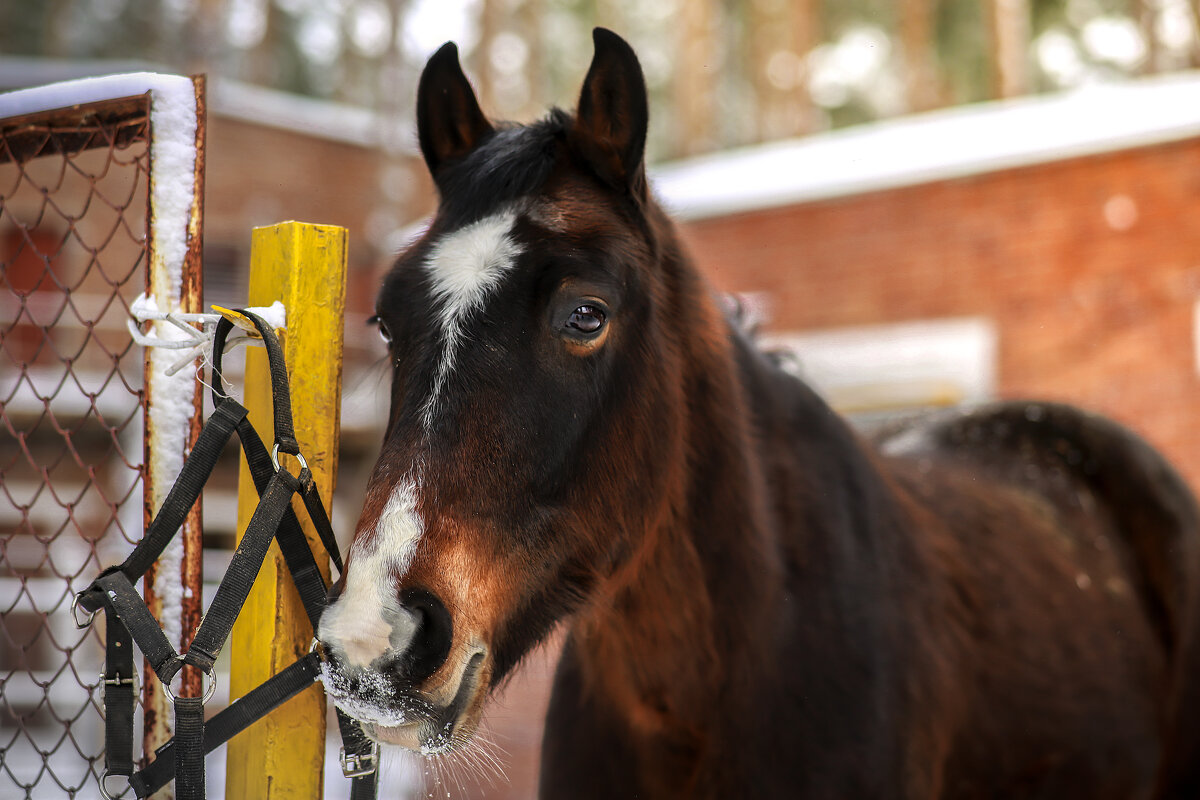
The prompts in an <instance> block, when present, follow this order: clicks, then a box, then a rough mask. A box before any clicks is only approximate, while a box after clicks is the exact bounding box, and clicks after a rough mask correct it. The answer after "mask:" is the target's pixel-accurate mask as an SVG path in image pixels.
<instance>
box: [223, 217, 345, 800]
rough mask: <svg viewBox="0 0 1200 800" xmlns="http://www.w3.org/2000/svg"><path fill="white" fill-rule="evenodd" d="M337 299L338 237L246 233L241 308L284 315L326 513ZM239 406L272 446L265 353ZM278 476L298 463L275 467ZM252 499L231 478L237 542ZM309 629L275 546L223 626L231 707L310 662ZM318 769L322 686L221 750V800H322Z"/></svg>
mask: <svg viewBox="0 0 1200 800" xmlns="http://www.w3.org/2000/svg"><path fill="white" fill-rule="evenodd" d="M345 296H346V230H345V229H344V228H338V227H334V226H329V225H307V224H304V223H299V222H284V223H281V224H279V225H272V226H270V227H266V228H256V229H255V230H254V235H253V237H252V239H251V247H250V292H249V303H248V304H249V305H251V306H269V305H271V303H273V302H274V301H276V300H279V301H282V302H283V304H284V305H285V306H286V307H287V329H286V331H285V332H283V334H282V335H281V337H280V339H281V341H282V343H283V350H284V354H285V355H286V357H287V365H288V376H289V378H290V380H291V387H292V411H293V416H294V418H295V423H296V439H297V440H298V441H299V443H300V452H301V454H302V455H303V456H304V457H305V459H306V460H307V461H308V466H309V468H311V469H312V473H313V477H314V479H315V480H316V482H317V486H318V488H319V489H320V492H321V497H322V498H323V499H324V500H325V502H326V503H328V502H329V501H330V498H332V497H333V489H334V476H335V474H336V472H337V454H338V451H337V443H338V428H339V410H340V407H341V386H342V318H343V312H344V309H345ZM245 386H246V390H245V399H244V404H245V406H246V407H247V408H248V409H249V410H250V421H251V422H252V423H253V424H254V427H255V428H256V429H258V431H259V433H260V434H261V435H262V437H263V441H264V442H265V443H266V445H267V447H270V446H271V443H272V433H271V430H272V428H271V422H272V419H271V379H270V373H269V370H268V368H267V357H266V352H265V351H264V350H263V349H262V348H257V347H252V348H248V349H247V353H246V379H245ZM282 463H283V466H284V468H287V469H290V470H292V471H293V473H294V472H296V471H297V470H298V469H299V466H298V464H297V463H296V462H295V461H293V460H292V459H289V458H286V457H285V458H283V462H282ZM257 502H258V495H257V493H256V492H255V490H254V484H253V481H252V480H251V478H250V474H249V471H248V470H247V468H246V465H245V464H242V468H241V474H240V475H239V479H238V531H239V536H240V535H241V533H240V532H244V531H245V529H246V525H247V523H248V522H249V521H250V516H251V514H252V513H253V510H254V506H255V505H256V504H257ZM293 507H294V509H295V511H296V516H297V518H299V519H300V521H301V525H302V527H303V528H304V533H305V535H306V536H307V537H308V540H309V545H310V546H311V547H312V548H313V552H314V553H317V554H319V556H318V558H317V563H318V564H319V565H320V566H321V568H322V571H323V572H324V574H325V577H326V578H328V577H329V561H328V559H327V558H326V557H325V556H324V551H323V549H322V548H321V544H320V539H319V538H318V537H317V534H316V531H315V530H314V529H313V527H312V525H311V523H310V522H309V520H308V514H307V513H306V512H305V510H304V506H303V504H302V503H301V502H300V501H299V499H297V498H294V499H293ZM312 636H313V632H312V627H311V626H310V625H309V623H308V619H307V617H306V616H305V614H304V607H303V606H302V605H301V603H300V597H299V595H298V594H297V593H296V588H295V586H293V585H292V580H291V576H290V575H289V574H288V571H287V566H286V564H285V563H284V560H283V555H282V554H281V553H280V552H279V547H278V545H277V544H275V543H272V544H271V550H270V552H268V554H267V558H266V561H265V562H264V563H263V568H262V572H261V573H259V576H258V580H257V581H256V582H255V584H254V589H253V590H252V591H251V592H250V597H249V598H248V599H247V601H246V605H245V607H244V608H243V609H242V613H241V616H239V617H238V620H237V624H235V625H234V627H233V635H232V641H231V642H230V669H231V676H230V687H229V692H230V700H233V699H235V698H237V697H240V696H242V695H244V694H245V693H246V692H248V691H249V690H251V689H253V688H254V687H255V686H257V685H259V684H260V683H262V682H263V681H265V680H266V679H267V678H269V677H271V676H272V675H274V674H275V673H277V672H279V671H280V670H281V669H283V668H284V667H287V666H288V665H289V664H291V663H292V662H294V661H295V660H296V659H297V658H299V657H300V656H302V655H304V654H305V653H307V652H308V648H309V644H310V642H311V641H312ZM324 760H325V696H324V694H323V692H322V691H321V688H320V685H319V684H318V685H314V686H313V687H312V688H311V689H306V690H305V691H303V692H302V693H301V694H300V695H298V696H297V697H295V698H293V699H292V700H290V701H288V702H287V703H286V704H284V705H283V706H281V707H280V708H278V709H276V710H275V711H274V712H273V713H272V714H270V715H268V716H267V717H266V718H264V719H262V720H260V721H259V722H257V723H255V724H254V725H253V726H252V727H250V728H249V729H248V730H246V731H245V732H243V733H241V734H240V735H238V736H237V737H235V738H234V739H233V740H232V741H230V743H229V747H228V753H227V755H226V766H227V777H226V781H227V783H226V788H225V796H226V797H227V798H231V800H232V799H233V798H236V799H237V800H265V799H266V798H286V797H303V798H319V797H321V787H322V767H323V764H324Z"/></svg>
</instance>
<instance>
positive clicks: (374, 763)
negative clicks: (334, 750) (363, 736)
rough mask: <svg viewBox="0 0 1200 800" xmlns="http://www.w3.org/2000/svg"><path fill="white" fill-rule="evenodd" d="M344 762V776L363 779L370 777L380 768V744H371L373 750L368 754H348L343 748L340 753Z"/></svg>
mask: <svg viewBox="0 0 1200 800" xmlns="http://www.w3.org/2000/svg"><path fill="white" fill-rule="evenodd" d="M338 760H339V761H341V762H342V775H343V776H344V777H347V778H361V777H363V776H366V775H370V774H371V773H372V772H374V771H375V770H376V768H377V767H378V766H379V743H378V742H371V749H370V751H368V752H366V753H347V752H346V748H345V747H343V748H342V750H341V752H340V753H338Z"/></svg>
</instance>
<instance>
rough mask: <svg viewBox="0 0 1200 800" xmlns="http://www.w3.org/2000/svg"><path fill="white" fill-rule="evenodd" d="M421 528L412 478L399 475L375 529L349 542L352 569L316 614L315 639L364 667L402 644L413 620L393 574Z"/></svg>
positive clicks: (408, 557) (403, 568)
mask: <svg viewBox="0 0 1200 800" xmlns="http://www.w3.org/2000/svg"><path fill="white" fill-rule="evenodd" d="M424 530H425V524H424V521H423V520H422V519H421V516H420V514H418V513H417V487H416V484H415V483H414V482H413V481H411V480H405V481H401V482H400V483H399V484H398V485H397V486H396V488H395V489H394V490H393V491H392V496H391V497H390V498H388V502H387V505H386V506H384V509H383V513H382V514H380V515H379V522H378V523H376V527H375V535H374V536H372V537H361V538H359V539H358V540H357V541H356V542H355V543H354V546H353V551H352V553H353V559H352V563H353V566H354V569H353V570H351V571H350V572H349V573H348V574H347V576H346V585H345V587H344V589H343V591H342V594H341V596H340V597H338V599H337V600H336V601H335V602H334V603H333V604H332V605H330V606H329V608H327V609H326V611H325V613H324V614H323V615H322V616H321V625H320V633H319V638H320V639H321V641H323V642H327V643H329V644H330V645H332V646H334V647H337V648H340V649H341V650H342V651H343V652H344V655H345V658H346V660H347V661H348V662H349V664H351V665H354V666H360V667H365V666H367V665H369V664H370V663H371V662H372V661H374V660H375V659H376V658H379V657H380V656H382V655H385V654H386V653H388V652H390V651H393V650H397V651H402V650H404V649H405V647H407V644H408V641H407V640H408V638H410V637H411V636H412V633H413V630H414V629H415V624H414V623H413V621H412V619H411V614H410V613H409V612H407V611H405V610H404V609H403V608H402V607H401V606H400V601H399V599H398V598H397V596H396V584H395V576H401V575H403V574H404V573H405V572H407V571H408V567H409V565H410V564H412V559H413V556H414V555H415V554H416V551H417V542H418V541H419V540H420V538H421V534H422V533H423V532H424ZM364 542H366V543H364Z"/></svg>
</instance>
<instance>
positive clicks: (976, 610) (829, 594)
mask: <svg viewBox="0 0 1200 800" xmlns="http://www.w3.org/2000/svg"><path fill="white" fill-rule="evenodd" d="M595 40H596V57H595V59H594V61H593V63H592V67H591V69H590V70H589V73H588V76H587V78H586V79H585V81H584V87H583V91H582V93H581V98H580V104H579V109H578V112H577V113H576V115H575V116H570V115H567V114H564V113H562V112H554V113H552V114H551V115H550V116H549V117H548V118H547V119H545V120H543V121H542V122H540V123H536V124H534V125H532V126H525V127H520V126H501V127H495V126H493V125H492V124H491V123H489V122H488V121H487V120H486V119H485V118H484V117H483V116H482V113H481V112H480V111H479V108H478V104H477V102H476V101H475V98H474V94H473V92H472V91H471V89H470V86H469V84H468V83H467V81H466V79H465V77H464V76H463V75H462V72H461V69H460V68H459V66H458V62H457V55H456V52H455V51H454V50H453V47H452V46H447V47H446V48H443V50H441V51H439V53H438V54H437V55H435V56H434V57H433V58H432V59H431V61H430V64H429V65H428V66H427V67H426V70H425V73H424V74H423V75H422V80H421V87H420V89H419V91H418V129H419V134H420V140H421V147H422V152H423V154H424V155H425V159H426V162H427V164H428V165H429V168H430V171H431V173H432V174H433V177H434V180H435V183H436V184H437V186H438V190H439V195H440V205H439V209H438V213H437V214H436V215H435V217H434V220H433V222H432V223H431V225H430V227H429V230H428V231H427V232H426V233H425V234H424V236H423V237H422V238H421V239H420V240H418V241H417V242H416V243H415V244H414V245H413V246H412V247H410V248H409V249H408V250H407V251H406V252H405V253H404V254H403V255H402V256H401V258H400V259H399V261H398V262H397V265H396V267H395V268H394V269H393V271H392V272H391V273H390V274H389V276H388V278H387V279H386V281H385V285H384V287H383V290H382V291H381V294H380V299H379V302H378V305H377V309H378V314H379V319H380V324H381V329H382V330H383V331H384V332H385V333H386V336H387V338H388V339H389V343H390V347H391V353H392V360H393V387H392V411H391V416H390V421H389V427H388V431H387V434H386V436H385V441H384V444H383V448H382V450H381V454H380V459H379V462H378V464H377V466H376V469H375V472H374V474H373V476H372V478H371V482H370V485H369V486H368V492H367V500H366V503H365V505H364V509H363V513H362V516H361V518H360V521H359V525H358V530H357V533H356V538H355V541H354V543H353V545H352V547H351V549H350V552H349V553H348V556H347V562H346V572H345V573H344V574H343V576H342V577H341V579H340V580H339V582H338V584H336V585H335V587H334V589H333V590H332V591H331V602H330V604H329V607H328V609H327V610H326V612H325V615H324V616H323V618H322V620H321V624H320V627H319V630H318V638H319V640H320V642H321V644H322V650H323V652H324V654H325V664H324V674H323V678H324V681H325V685H326V688H327V689H328V691H329V692H330V694H331V695H332V696H333V698H334V700H335V702H337V703H338V704H339V706H341V707H342V708H344V709H346V710H347V711H348V712H350V713H352V714H353V715H354V716H356V717H358V718H359V719H361V720H363V722H364V727H365V730H366V731H367V732H368V734H369V735H371V736H373V737H375V738H376V739H378V740H380V741H382V742H386V743H392V744H399V745H402V746H405V747H408V748H410V749H413V750H418V751H420V752H423V753H439V752H445V751H447V750H452V749H455V748H460V747H463V746H465V745H467V743H468V742H469V739H470V737H471V735H472V734H473V733H474V731H475V728H476V726H477V725H478V722H479V717H480V714H481V710H482V707H483V704H484V701H485V699H486V697H487V695H488V693H489V692H490V690H491V689H492V688H493V687H495V686H496V685H497V684H498V683H500V682H502V681H503V679H504V677H505V676H506V675H507V674H509V673H510V671H511V670H512V668H513V667H514V666H515V665H516V664H517V663H519V661H520V659H521V658H522V656H523V655H524V654H525V653H527V652H528V651H529V650H530V649H531V648H532V647H534V646H536V645H537V643H538V642H539V641H541V640H542V639H543V638H544V637H545V636H546V634H547V633H548V632H549V631H551V630H552V629H553V628H554V627H555V626H556V625H558V624H560V623H561V622H564V621H565V622H567V624H568V625H569V632H568V638H567V644H566V647H565V649H564V653H563V656H562V660H561V662H560V667H559V671H558V675H557V677H556V680H555V687H554V692H553V695H552V699H551V707H550V712H549V715H548V719H547V727H546V735H545V741H544V754H543V755H544V758H543V767H542V783H541V791H542V794H543V796H546V797H580V798H585V797H606V798H608V797H634V796H640V797H732V796H754V797H760V796H761V797H804V798H825V797H829V798H850V797H871V798H884V797H912V798H916V797H921V798H928V797H948V798H949V797H963V798H973V797H1002V796H1021V797H1055V798H1060V797H1072V796H1075V797H1088V798H1102V797H1114V798H1115V797H1122V798H1130V797H1149V796H1152V793H1156V794H1157V796H1162V797H1168V796H1170V797H1173V796H1180V795H1182V794H1183V793H1184V792H1185V790H1186V789H1187V788H1188V787H1194V786H1196V785H1197V784H1196V783H1195V782H1194V780H1195V778H1194V776H1193V775H1192V771H1193V770H1194V769H1195V767H1194V766H1193V764H1195V762H1196V761H1197V759H1196V756H1197V755H1198V754H1200V744H1198V743H1200V735H1198V734H1197V732H1196V731H1193V730H1192V727H1193V726H1194V725H1195V724H1200V723H1192V722H1191V721H1190V720H1191V717H1192V715H1191V714H1189V713H1188V711H1189V710H1191V709H1193V708H1196V707H1197V705H1198V703H1197V702H1195V701H1196V700H1200V698H1192V697H1191V695H1192V693H1194V692H1195V691H1196V690H1195V687H1194V685H1193V684H1194V683H1195V682H1196V681H1194V680H1192V679H1190V678H1191V675H1200V671H1198V670H1197V669H1196V668H1197V667H1198V666H1200V650H1198V648H1200V645H1198V644H1197V643H1196V641H1195V640H1196V638H1197V637H1196V636H1195V631H1197V630H1200V620H1197V619H1195V616H1196V612H1195V610H1194V607H1195V605H1196V601H1195V594H1196V585H1197V581H1196V577H1197V570H1198V568H1200V567H1198V561H1197V550H1198V548H1197V530H1196V528H1197V512H1196V508H1195V504H1194V502H1193V500H1192V498H1191V495H1190V494H1189V493H1188V491H1187V489H1186V487H1184V486H1183V484H1182V482H1181V481H1180V480H1179V478H1178V477H1177V476H1176V475H1175V473H1174V472H1173V471H1172V470H1171V468H1170V467H1169V466H1168V465H1167V464H1166V463H1165V462H1164V461H1163V460H1162V458H1161V457H1160V456H1158V455H1157V454H1156V453H1154V451H1152V450H1151V449H1150V448H1149V447H1148V446H1146V445H1145V444H1144V443H1143V442H1141V441H1140V440H1138V439H1137V438H1136V437H1134V436H1133V435H1132V434H1130V433H1128V432H1127V431H1125V430H1124V429H1122V428H1120V427H1119V426H1116V425H1115V424H1113V423H1111V422H1108V421H1105V420H1103V419H1100V418H1098V417H1094V416H1091V415H1088V414H1085V413H1083V412H1080V411H1077V410H1074V409H1071V408H1068V407H1064V406H1057V405H1048V404H1016V405H998V406H992V407H987V408H983V409H979V410H976V411H974V412H966V413H960V412H955V413H948V414H944V415H941V416H938V417H935V418H931V419H923V420H920V421H916V422H912V423H911V424H908V425H905V426H900V427H896V428H894V429H891V430H887V431H884V432H882V433H881V434H880V435H879V436H878V437H877V440H876V441H873V442H872V441H867V440H866V439H864V438H863V437H862V436H860V435H859V434H857V433H855V432H854V431H852V430H851V429H850V428H849V427H847V425H846V424H845V423H844V422H843V421H842V420H840V419H839V418H838V417H837V416H836V415H835V414H834V413H833V412H832V411H831V410H830V409H829V408H828V406H827V405H826V404H825V403H824V402H822V401H821V400H820V399H819V398H818V397H817V396H816V395H815V394H814V393H813V392H812V391H811V390H809V389H808V388H807V387H806V386H804V384H803V383H801V382H800V381H797V380H795V379H794V378H791V377H789V376H787V375H785V374H784V373H783V372H781V371H780V370H779V369H777V368H776V367H775V366H774V365H773V364H772V363H771V362H770V360H769V359H768V358H766V357H765V356H764V355H762V354H761V353H759V352H757V351H756V350H755V348H754V347H753V346H752V345H751V344H750V343H749V342H748V341H747V340H746V339H745V338H744V337H743V336H742V335H741V334H740V333H739V332H738V331H737V330H736V328H735V327H734V326H733V325H732V324H731V323H730V322H729V321H728V320H726V319H725V318H724V316H723V315H722V314H721V312H720V311H719V310H718V306H717V303H716V302H715V300H714V295H713V293H712V291H711V290H710V289H709V287H708V286H707V284H706V283H705V281H704V280H703V279H702V277H701V276H700V275H699V273H698V271H697V270H696V269H695V267H694V266H693V265H692V263H691V261H690V260H689V259H688V257H687V256H686V254H685V253H684V252H683V250H682V248H681V246H680V244H679V242H678V240H677V237H676V235H675V233H674V228H673V226H672V224H671V222H670V221H669V219H668V218H667V217H666V215H665V214H664V213H663V211H662V210H661V209H660V208H659V207H658V206H657V204H656V203H655V202H654V200H653V198H652V197H651V196H650V194H649V192H648V190H647V188H646V185H645V176H644V170H643V166H642V149H643V145H644V141H645V125H646V100H645V87H644V84H643V82H642V77H641V72H640V68H639V67H638V65H637V60H636V58H635V57H634V55H633V53H632V51H631V50H630V49H629V47H628V45H626V44H625V43H624V42H623V41H621V40H620V39H619V38H618V37H616V36H615V35H613V34H611V33H608V32H605V31H597V33H596V37H595Z"/></svg>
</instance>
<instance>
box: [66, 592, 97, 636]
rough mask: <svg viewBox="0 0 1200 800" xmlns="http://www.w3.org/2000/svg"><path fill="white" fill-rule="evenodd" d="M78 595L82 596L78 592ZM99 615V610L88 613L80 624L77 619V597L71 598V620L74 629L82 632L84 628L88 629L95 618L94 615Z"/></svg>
mask: <svg viewBox="0 0 1200 800" xmlns="http://www.w3.org/2000/svg"><path fill="white" fill-rule="evenodd" d="M80 594H82V592H80ZM99 613H100V609H96V610H95V611H89V612H88V615H87V618H86V619H84V620H83V621H82V622H81V621H80V619H79V595H78V594H77V595H75V596H74V597H72V598H71V618H72V619H73V620H75V627H76V628H78V629H79V630H83V629H84V628H87V627H90V626H91V624H92V620H94V619H95V618H96V615H97V614H99Z"/></svg>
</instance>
